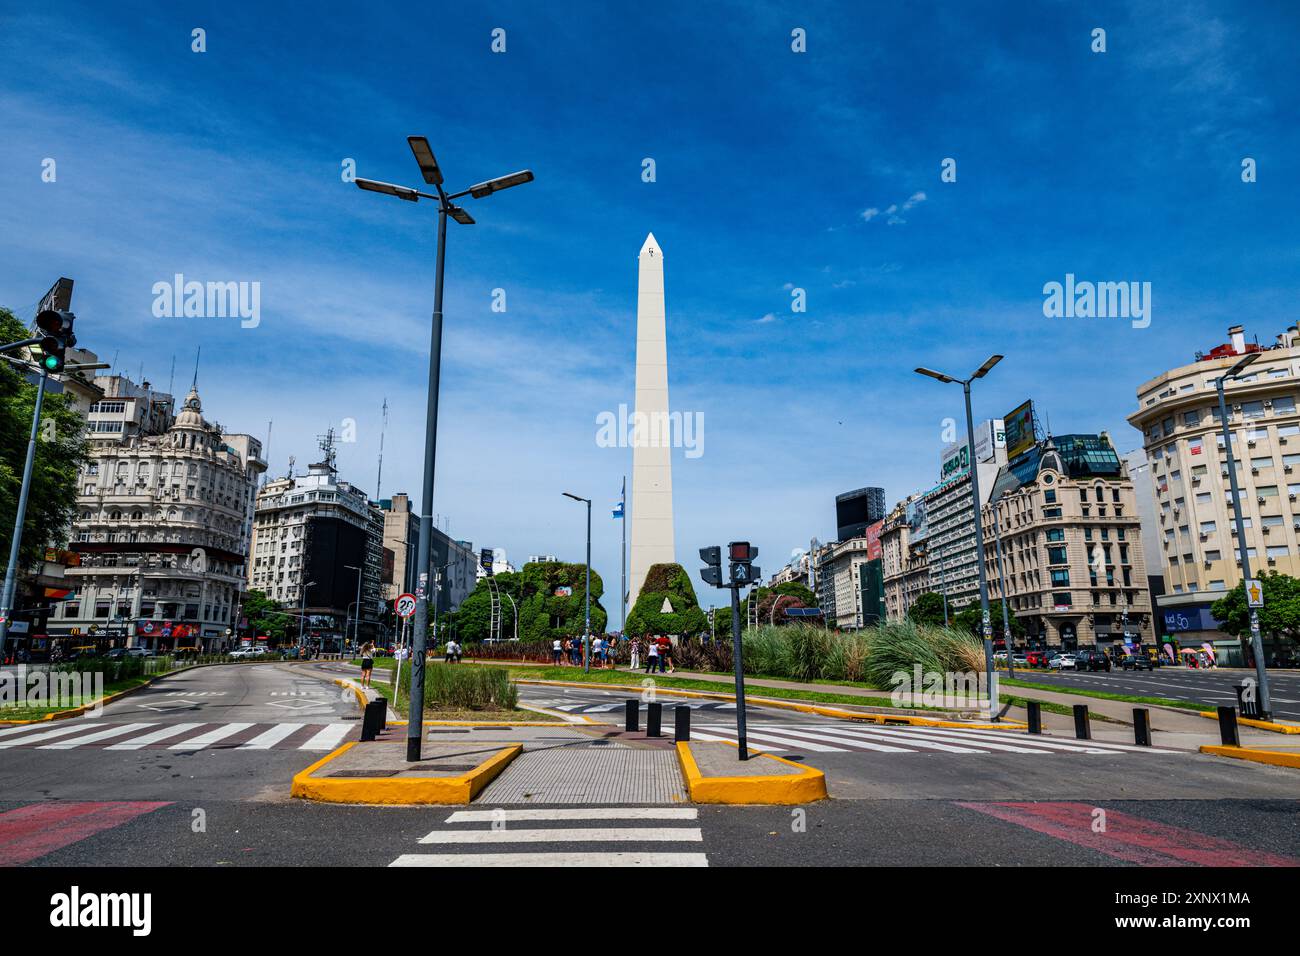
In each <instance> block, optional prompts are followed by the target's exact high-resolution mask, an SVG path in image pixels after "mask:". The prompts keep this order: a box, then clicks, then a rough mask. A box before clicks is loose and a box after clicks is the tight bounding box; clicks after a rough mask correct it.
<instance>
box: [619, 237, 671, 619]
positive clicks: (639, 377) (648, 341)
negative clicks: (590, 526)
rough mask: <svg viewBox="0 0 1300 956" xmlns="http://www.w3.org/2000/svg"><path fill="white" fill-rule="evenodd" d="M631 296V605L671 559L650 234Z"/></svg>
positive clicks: (659, 257) (663, 366)
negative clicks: (652, 573) (653, 571)
mask: <svg viewBox="0 0 1300 956" xmlns="http://www.w3.org/2000/svg"><path fill="white" fill-rule="evenodd" d="M638 258H639V269H638V274H637V292H636V411H635V414H634V416H633V419H632V422H633V433H632V434H633V447H632V547H631V566H632V572H631V574H630V576H629V577H628V581H627V586H628V601H629V606H635V605H636V599H637V597H638V595H640V593H641V585H642V584H643V583H644V582H645V576H646V572H647V571H648V570H649V569H650V566H651V565H652V564H670V563H672V562H674V561H676V560H677V558H676V553H675V552H674V550H673V464H672V459H671V458H670V457H669V455H670V453H671V451H672V448H671V441H670V440H669V439H670V437H671V432H670V430H669V418H668V332H667V328H666V325H665V314H664V254H663V250H661V249H660V248H659V243H657V242H655V237H654V233H650V234H649V235H648V236H646V238H645V245H643V246H642V247H641V255H640V256H639V257H638Z"/></svg>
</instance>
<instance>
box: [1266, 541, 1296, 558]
mask: <svg viewBox="0 0 1300 956" xmlns="http://www.w3.org/2000/svg"><path fill="white" fill-rule="evenodd" d="M1290 553H1291V550H1290V549H1289V548H1288V547H1287V546H1286V545H1285V544H1277V545H1272V546H1270V547H1269V548H1267V549H1266V550H1265V554H1266V555H1267V556H1268V557H1270V558H1285V557H1286V556H1287V555H1288V554H1290Z"/></svg>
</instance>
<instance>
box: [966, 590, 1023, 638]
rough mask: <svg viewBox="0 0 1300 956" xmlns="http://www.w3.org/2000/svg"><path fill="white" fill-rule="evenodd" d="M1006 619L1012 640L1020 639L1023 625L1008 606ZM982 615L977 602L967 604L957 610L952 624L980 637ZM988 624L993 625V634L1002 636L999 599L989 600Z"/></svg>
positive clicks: (998, 636)
mask: <svg viewBox="0 0 1300 956" xmlns="http://www.w3.org/2000/svg"><path fill="white" fill-rule="evenodd" d="M1007 620H1008V622H1009V623H1010V624H1011V639H1012V640H1013V641H1017V640H1021V639H1022V638H1024V636H1025V625H1024V622H1022V621H1021V620H1020V619H1018V618H1017V617H1016V615H1015V612H1014V611H1012V610H1011V609H1010V608H1008V609H1007ZM983 622H984V615H983V614H982V613H981V612H980V606H979V602H978V601H976V602H975V603H973V604H970V605H967V606H966V607H964V608H962V609H961V610H960V611H958V612H957V616H956V617H955V618H953V626H954V627H960V628H965V629H966V630H968V631H970V632H971V633H972V634H974V635H975V636H976V637H979V638H982V637H983V636H984V634H983V633H982V626H983ZM989 624H990V625H992V627H993V636H994V637H995V638H1000V637H1001V636H1002V602H1001V601H999V600H996V599H995V600H992V601H989Z"/></svg>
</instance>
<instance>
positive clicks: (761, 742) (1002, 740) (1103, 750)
mask: <svg viewBox="0 0 1300 956" xmlns="http://www.w3.org/2000/svg"><path fill="white" fill-rule="evenodd" d="M700 727H701V728H705V729H704V730H703V731H701V730H695V729H692V731H691V737H692V738H693V739H698V740H727V741H732V742H734V741H735V739H736V729H735V727H734V726H731V725H727V724H701V725H700ZM747 737H748V742H749V745H750V746H751V747H753V748H754V749H756V750H777V749H779V748H776V747H772V746H770V744H771V743H778V744H782V745H784V746H785V747H786V748H788V749H792V750H805V751H811V752H814V753H816V752H831V753H834V752H840V753H843V752H847V751H867V752H874V753H891V754H912V753H927V752H929V753H947V754H983V755H987V754H999V753H1013V754H1027V755H1039V756H1041V755H1061V754H1067V753H1068V754H1088V755H1112V756H1113V755H1117V754H1130V753H1132V754H1142V753H1147V754H1175V753H1180V752H1181V751H1177V750H1169V749H1162V748H1159V747H1139V746H1137V745H1135V744H1122V743H1116V742H1112V741H1098V740H1075V739H1072V738H1069V737H1044V736H1041V735H1036V734H1026V733H1021V732H1019V731H1006V730H987V729H984V728H973V727H972V728H966V727H922V726H916V727H897V726H894V727H883V726H876V725H866V724H843V725H826V724H800V725H793V724H754V725H751V726H750V727H748V728H747Z"/></svg>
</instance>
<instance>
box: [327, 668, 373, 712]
mask: <svg viewBox="0 0 1300 956" xmlns="http://www.w3.org/2000/svg"><path fill="white" fill-rule="evenodd" d="M334 683H336V684H338V685H339V686H340V687H347V688H350V689H351V691H352V693H354V694H356V696H357V706H358V707H360V708H361V713H363V714H364V713H365V712H366V704H368V703H370V698H368V697H367V696H366V692H365V691H363V690H362V689H361V688H360V687H359V686H357V685H356V684H354V683H353V682H352V679H351V678H349V677H336V678H334Z"/></svg>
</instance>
